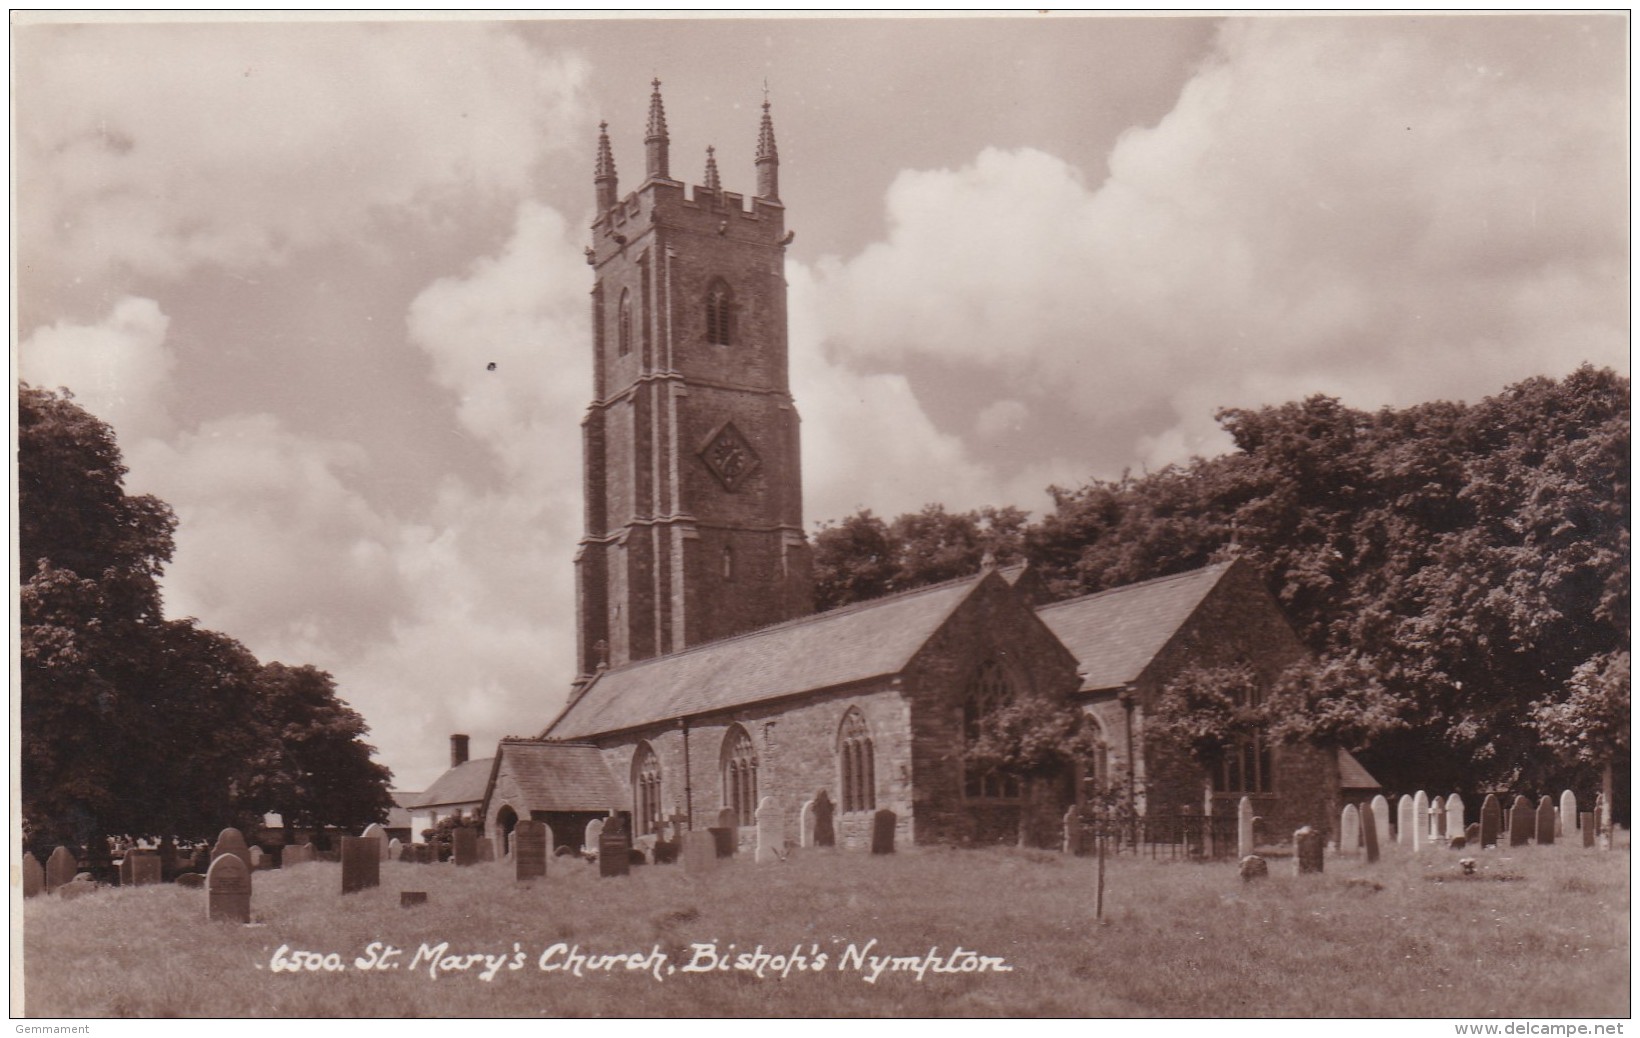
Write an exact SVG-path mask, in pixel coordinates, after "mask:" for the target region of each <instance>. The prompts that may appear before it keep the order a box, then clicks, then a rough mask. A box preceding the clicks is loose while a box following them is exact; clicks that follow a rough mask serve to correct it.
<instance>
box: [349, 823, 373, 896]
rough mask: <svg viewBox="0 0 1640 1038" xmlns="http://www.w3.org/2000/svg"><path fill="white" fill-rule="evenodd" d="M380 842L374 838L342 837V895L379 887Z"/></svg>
mask: <svg viewBox="0 0 1640 1038" xmlns="http://www.w3.org/2000/svg"><path fill="white" fill-rule="evenodd" d="M381 881H382V842H381V841H380V840H378V839H376V838H375V837H374V836H344V837H342V893H344V894H351V893H354V892H355V891H359V890H367V889H369V888H370V887H375V886H380V885H381Z"/></svg>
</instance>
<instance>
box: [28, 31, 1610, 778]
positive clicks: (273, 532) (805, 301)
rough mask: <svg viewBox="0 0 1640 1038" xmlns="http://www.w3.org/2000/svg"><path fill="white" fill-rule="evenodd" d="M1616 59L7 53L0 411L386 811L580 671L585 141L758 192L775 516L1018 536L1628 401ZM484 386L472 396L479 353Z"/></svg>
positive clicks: (951, 48)
mask: <svg viewBox="0 0 1640 1038" xmlns="http://www.w3.org/2000/svg"><path fill="white" fill-rule="evenodd" d="M1626 33H1627V24H1626V21H1625V20H1624V19H1623V18H1622V17H1620V16H1615V15H1599V16H1591V17H1571V16H1547V17H1525V16H1507V17H1472V16H1466V17H1452V18H1440V17H1410V18H1383V17H1327V18H1320V17H1268V18H1247V19H1237V20H1229V21H1223V20H1213V19H1205V18H1194V17H1191V18H1137V19H1105V18H1039V17H1031V16H1010V17H1005V18H1000V19H997V18H989V19H971V18H961V19H953V18H946V19H926V18H922V19H911V20H904V19H900V20H887V19H880V20H838V19H819V20H815V19H808V20H779V21H762V20H747V19H735V20H693V21H681V22H680V21H657V20H637V21H613V20H583V21H509V22H493V23H472V22H458V21H442V22H425V21H424V22H418V23H405V22H395V23H387V22H381V23H370V24H357V23H353V24H346V23H339V22H309V23H302V24H291V23H286V24H266V23H263V24H224V23H216V24H149V25H133V24H120V25H116V24H95V25H52V24H30V25H25V26H23V27H21V28H18V29H16V30H15V31H14V35H13V46H14V56H13V66H12V71H13V99H14V102H15V111H16V115H15V121H14V123H13V133H14V138H13V150H12V156H13V164H14V173H15V195H14V223H13V227H14V233H15V248H16V264H15V266H14V270H15V272H16V284H15V290H16V307H15V311H14V312H15V315H16V320H17V327H16V342H17V350H18V362H17V365H16V370H17V371H18V372H19V374H20V376H21V377H22V378H23V379H25V380H27V381H29V382H31V383H34V384H37V385H43V386H49V387H56V386H67V387H70V388H71V389H72V390H73V392H74V393H75V395H76V397H77V398H78V399H79V400H80V401H81V402H82V403H83V404H84V405H85V406H86V407H88V408H89V409H90V410H92V411H93V412H95V413H96V414H98V415H100V416H101V417H103V418H105V419H107V420H108V421H109V422H111V423H112V424H113V425H114V427H115V429H116V431H117V432H118V434H119V438H120V442H121V444H122V446H123V448H124V450H125V454H126V458H127V462H128V464H129V466H130V469H131V473H130V476H129V478H128V488H129V489H131V490H133V491H138V492H149V493H154V494H157V495H159V496H160V497H162V498H164V499H165V500H166V501H168V502H170V503H171V505H172V506H173V507H174V508H175V509H176V512H177V514H178V516H179V519H180V523H181V527H180V530H179V533H178V536H177V553H176V558H175V561H174V563H173V564H172V565H171V567H170V568H169V571H168V573H167V575H166V578H165V590H166V604H167V611H168V613H169V614H170V615H172V616H196V617H198V618H199V620H200V621H201V622H202V623H203V624H204V625H205V626H207V627H210V628H213V629H216V630H220V631H223V632H225V633H227V634H230V635H232V636H234V637H236V638H238V639H239V640H241V641H243V642H244V643H245V644H246V645H247V646H248V647H249V648H250V649H251V650H252V651H253V652H255V653H256V654H257V656H258V657H259V658H261V659H262V660H264V661H271V660H282V661H285V662H289V663H313V664H315V665H317V666H320V667H323V668H325V669H327V670H329V671H331V672H332V673H333V674H334V675H335V676H336V678H337V680H338V683H339V685H340V688H341V691H342V694H343V696H344V697H345V698H346V699H347V700H348V701H349V702H351V703H352V704H353V705H354V706H355V707H356V708H357V709H359V710H360V711H361V712H362V713H363V714H364V716H365V718H366V719H367V720H368V721H369V723H370V725H371V728H372V730H373V733H372V740H373V742H374V743H375V744H376V745H377V746H378V747H379V749H380V751H381V758H382V759H383V760H384V762H385V763H387V764H388V765H389V766H390V767H392V768H393V769H394V771H395V772H396V774H397V782H398V785H399V787H400V788H405V789H420V788H423V787H424V786H425V785H426V784H427V783H429V782H431V781H432V779H433V778H435V777H436V776H437V775H438V773H439V772H440V771H441V770H442V768H443V766H444V763H445V762H446V760H447V756H446V754H447V749H446V747H447V742H446V736H447V734H448V733H450V732H454V731H464V732H468V733H470V734H471V735H472V736H473V740H474V746H475V754H479V753H483V754H486V755H487V753H488V749H487V747H486V744H489V745H493V743H494V740H495V739H496V738H498V737H499V736H501V735H504V734H535V733H536V732H538V731H539V730H540V729H541V728H542V727H543V726H544V725H545V723H546V722H547V721H548V720H549V719H550V718H551V716H552V715H553V714H554V713H555V712H556V710H557V708H558V707H559V705H560V704H561V702H562V699H563V694H564V692H565V690H566V689H567V686H568V681H569V679H570V678H571V677H572V675H573V670H574V663H575V654H574V648H573V644H574V643H573V638H572V623H573V620H572V618H573V573H572V569H571V558H572V556H573V553H574V550H575V543H576V539H577V537H578V536H579V533H580V529H579V527H580V520H581V500H580V453H579V452H580V440H579V430H578V423H579V421H580V418H581V415H582V413H583V410H584V408H585V406H586V404H587V401H588V398H589V394H590V382H591V374H590V369H591V364H590V356H589V345H588V339H589V337H588V330H587V293H588V291H589V290H590V287H591V276H590V271H589V268H588V267H587V266H586V265H585V263H584V261H583V259H582V255H581V250H582V247H583V246H584V245H585V244H586V242H587V240H588V232H587V226H588V224H589V223H590V221H591V218H592V203H593V186H592V181H591V174H592V164H593V149H594V142H595V140H596V135H597V124H598V121H599V120H600V119H607V120H608V121H609V124H610V134H611V138H612V141H613V143H614V147H615V159H616V163H617V166H618V168H619V170H620V172H621V175H622V180H621V186H622V189H623V190H632V189H634V188H636V187H637V185H638V182H639V179H640V176H639V174H640V173H641V170H642V164H643V144H642V136H643V124H644V113H645V111H646V108H647V104H648V95H649V80H650V78H651V77H652V76H656V75H658V76H659V77H660V78H661V79H662V80H663V82H664V86H663V92H664V94H665V97H666V109H667V116H668V122H669V124H670V129H671V134H672V169H673V172H674V174H676V175H679V176H680V177H684V178H687V179H690V180H692V181H693V180H699V179H700V178H701V172H700V171H701V169H702V168H703V166H704V153H705V148H706V146H707V145H715V146H716V148H717V155H718V160H719V163H720V166H721V168H722V170H723V178H724V182H725V186H726V187H727V188H729V189H730V190H742V191H746V192H747V193H750V192H751V190H752V189H753V186H754V184H755V180H754V175H753V168H752V165H751V159H752V153H753V149H754V146H755V143H756V138H757V119H758V114H759V113H758V105H759V103H760V102H761V101H762V99H763V88H764V82H765V80H767V83H768V89H769V96H770V100H771V102H772V105H773V114H774V118H775V126H776V132H777V135H778V138H779V143H780V157H781V193H782V198H783V200H784V201H785V203H786V205H787V212H788V220H787V223H788V226H789V227H791V228H793V229H795V230H796V232H797V237H796V241H795V243H794V244H793V246H792V247H791V249H790V250H788V258H787V269H786V274H787V279H788V281H789V283H790V292H791V315H792V316H791V321H792V326H791V348H792V387H793V391H794V393H795V394H796V397H797V402H798V406H799V409H800V411H801V413H802V415H803V463H804V483H805V488H806V508H807V513H808V520H809V521H810V522H811V523H816V522H819V521H822V520H826V519H836V518H840V517H843V516H845V515H847V514H849V513H851V512H853V511H855V510H856V509H858V508H862V507H866V508H870V509H872V510H873V511H875V512H877V513H878V514H880V515H885V516H893V515H896V514H899V513H900V512H903V511H907V510H911V509H915V508H918V507H920V506H922V505H923V504H925V503H928V502H934V501H939V502H943V503H945V504H947V505H949V506H952V507H962V508H967V507H974V506H978V505H982V504H1007V503H1011V504H1017V505H1020V506H1022V507H1025V508H1028V509H1031V510H1032V511H1034V512H1037V513H1040V512H1041V510H1042V509H1043V507H1044V506H1045V505H1046V503H1047V499H1046V497H1045V495H1044V488H1045V487H1047V486H1048V485H1050V484H1059V485H1076V484H1078V483H1080V482H1082V481H1084V480H1087V479H1090V478H1095V477H1114V476H1118V475H1120V474H1121V472H1122V471H1123V470H1124V469H1131V470H1133V471H1135V472H1138V471H1142V470H1146V469H1149V470H1154V469H1155V468H1157V467H1160V466H1162V465H1165V464H1168V463H1169V462H1175V461H1181V460H1185V459H1187V458H1189V457H1190V456H1191V455H1192V454H1211V453H1215V452H1218V451H1221V450H1223V449H1224V448H1225V446H1226V444H1225V441H1224V440H1223V439H1222V437H1221V436H1220V434H1219V433H1218V430H1217V427H1216V426H1215V424H1214V422H1213V418H1212V415H1213V411H1214V409H1215V408H1217V407H1221V406H1247V405H1257V404H1263V403H1279V402H1282V401H1285V400H1290V399H1294V398H1297V397H1301V396H1303V395H1307V394H1309V393H1313V392H1324V393H1329V394H1333V395H1337V396H1341V397H1343V398H1344V399H1345V400H1346V401H1347V402H1349V403H1351V404H1354V405H1357V406H1363V407H1374V406H1378V405H1383V404H1396V405H1405V404H1411V403H1414V402H1417V401H1422V400H1428V399H1434V398H1461V399H1476V398H1478V397H1480V396H1484V395H1486V394H1489V393H1492V392H1495V391H1497V390H1498V389H1500V388H1501V387H1502V386H1504V385H1506V384H1507V383H1509V382H1511V381H1513V380H1517V379H1519V378H1521V377H1524V376H1527V375H1533V374H1549V375H1556V376H1559V375H1564V374H1565V373H1566V372H1568V371H1570V370H1571V369H1572V368H1574V367H1575V366H1577V365H1578V364H1579V363H1581V362H1583V361H1590V362H1593V363H1595V364H1598V365H1609V366H1612V367H1615V368H1618V369H1620V370H1624V371H1626V370H1627V365H1628V335H1627V328H1628V321H1629V311H1628V300H1629V241H1628V226H1629V211H1628V197H1629V193H1628V181H1627V177H1628V168H1627V136H1626V135H1627V130H1628V109H1627V82H1626V54H1625V46H1626ZM491 364H494V365H495V369H494V370H490V368H489V365H491Z"/></svg>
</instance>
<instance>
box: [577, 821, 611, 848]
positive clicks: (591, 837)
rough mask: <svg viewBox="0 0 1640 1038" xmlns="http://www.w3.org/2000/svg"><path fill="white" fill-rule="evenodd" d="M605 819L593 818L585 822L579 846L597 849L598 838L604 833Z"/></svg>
mask: <svg viewBox="0 0 1640 1038" xmlns="http://www.w3.org/2000/svg"><path fill="white" fill-rule="evenodd" d="M604 824H605V820H604V819H602V818H594V819H593V820H592V821H590V822H588V823H587V829H586V832H585V833H584V834H583V835H582V840H581V846H583V847H585V848H586V849H587V850H589V851H595V850H597V849H598V840H599V839H600V838H601V837H602V836H603V835H604Z"/></svg>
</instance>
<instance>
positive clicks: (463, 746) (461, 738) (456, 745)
mask: <svg viewBox="0 0 1640 1038" xmlns="http://www.w3.org/2000/svg"><path fill="white" fill-rule="evenodd" d="M465 763H467V737H466V736H465V735H452V736H450V767H452V768H459V767H461V766H462V765H463V764H465Z"/></svg>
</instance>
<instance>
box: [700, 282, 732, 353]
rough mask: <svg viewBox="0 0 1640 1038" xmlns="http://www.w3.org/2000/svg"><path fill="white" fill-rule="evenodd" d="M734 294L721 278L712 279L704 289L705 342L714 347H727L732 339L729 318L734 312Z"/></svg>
mask: <svg viewBox="0 0 1640 1038" xmlns="http://www.w3.org/2000/svg"><path fill="white" fill-rule="evenodd" d="M734 302H735V300H734V294H733V293H731V292H730V291H729V285H728V283H727V282H725V281H724V280H723V279H722V278H714V279H713V280H712V283H711V284H710V285H709V286H707V289H706V341H707V342H709V343H711V344H713V345H714V346H728V345H729V344H730V343H731V342H732V341H733V339H732V338H731V337H730V336H731V333H732V331H733V329H731V327H730V318H731V316H732V314H733V312H734Z"/></svg>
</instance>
